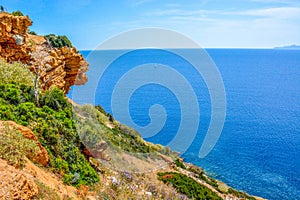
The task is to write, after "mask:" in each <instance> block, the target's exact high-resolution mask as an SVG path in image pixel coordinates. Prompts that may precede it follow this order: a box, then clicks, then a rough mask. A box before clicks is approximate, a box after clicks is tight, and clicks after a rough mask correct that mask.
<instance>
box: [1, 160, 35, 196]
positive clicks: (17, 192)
mask: <svg viewBox="0 0 300 200" xmlns="http://www.w3.org/2000/svg"><path fill="white" fill-rule="evenodd" d="M37 194H38V186H37V185H36V183H35V182H34V181H33V179H32V178H31V177H29V176H28V175H26V174H25V173H24V172H23V171H22V170H20V169H16V168H15V167H13V166H11V165H8V164H7V162H6V161H4V160H2V159H0V199H21V200H27V199H32V197H34V196H36V195H37Z"/></svg>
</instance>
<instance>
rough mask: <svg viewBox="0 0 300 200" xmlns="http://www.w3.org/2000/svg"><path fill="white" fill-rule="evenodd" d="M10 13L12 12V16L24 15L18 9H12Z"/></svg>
mask: <svg viewBox="0 0 300 200" xmlns="http://www.w3.org/2000/svg"><path fill="white" fill-rule="evenodd" d="M11 14H12V15H13V16H24V15H23V13H22V12H21V11H19V10H17V11H13V12H12V13H11Z"/></svg>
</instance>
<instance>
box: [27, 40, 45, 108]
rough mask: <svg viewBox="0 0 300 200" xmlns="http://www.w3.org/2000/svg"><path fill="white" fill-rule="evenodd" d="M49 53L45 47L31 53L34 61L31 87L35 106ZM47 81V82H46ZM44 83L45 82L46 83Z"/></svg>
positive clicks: (37, 101) (39, 47) (37, 102)
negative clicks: (33, 75)
mask: <svg viewBox="0 0 300 200" xmlns="http://www.w3.org/2000/svg"><path fill="white" fill-rule="evenodd" d="M48 55H49V52H48V51H47V49H46V47H43V46H38V47H37V48H36V51H35V52H33V53H31V57H32V58H33V59H34V61H33V62H32V64H33V71H34V73H35V77H34V80H33V87H34V90H33V91H34V99H35V102H36V104H37V105H38V104H39V84H40V79H41V77H42V75H43V74H44V73H46V69H47V67H46V65H47V64H46V63H47V59H46V58H47V56H48ZM48 81H49V80H48ZM48 81H46V82H48ZM44 84H46V83H44Z"/></svg>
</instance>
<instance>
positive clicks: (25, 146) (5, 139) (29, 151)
mask: <svg viewBox="0 0 300 200" xmlns="http://www.w3.org/2000/svg"><path fill="white" fill-rule="evenodd" d="M1 126H2V127H0V158H2V159H4V160H7V161H8V163H9V164H10V165H13V166H15V167H17V168H23V167H24V166H25V163H26V159H25V158H26V157H28V158H29V159H31V160H32V159H33V158H35V157H36V156H37V152H38V151H39V147H38V146H37V144H36V142H35V141H33V140H30V139H27V138H24V137H23V135H22V134H21V133H20V132H19V131H17V130H15V129H12V128H11V127H8V124H6V123H4V122H3V123H2V125H1Z"/></svg>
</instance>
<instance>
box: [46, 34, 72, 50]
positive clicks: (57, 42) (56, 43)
mask: <svg viewBox="0 0 300 200" xmlns="http://www.w3.org/2000/svg"><path fill="white" fill-rule="evenodd" d="M45 38H46V39H47V40H48V41H49V43H50V45H51V46H52V47H56V48H61V47H72V46H73V45H72V43H71V41H70V40H69V38H68V37H67V36H65V35H58V36H56V35H54V34H49V35H45Z"/></svg>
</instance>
